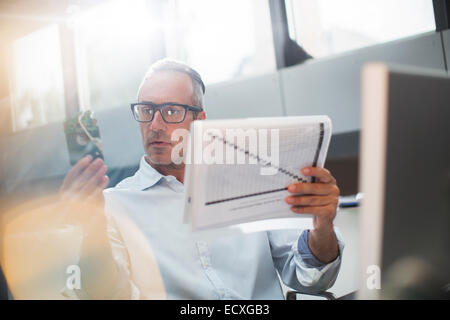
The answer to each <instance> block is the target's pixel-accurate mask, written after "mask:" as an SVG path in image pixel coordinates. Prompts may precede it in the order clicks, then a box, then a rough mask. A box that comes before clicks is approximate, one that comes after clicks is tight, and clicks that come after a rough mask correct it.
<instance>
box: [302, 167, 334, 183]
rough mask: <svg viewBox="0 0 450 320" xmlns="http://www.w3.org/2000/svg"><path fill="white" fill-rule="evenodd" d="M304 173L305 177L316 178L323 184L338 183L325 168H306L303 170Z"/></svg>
mask: <svg viewBox="0 0 450 320" xmlns="http://www.w3.org/2000/svg"><path fill="white" fill-rule="evenodd" d="M302 173H303V174H304V175H305V176H311V177H316V178H318V179H319V182H321V183H334V184H335V183H336V179H335V178H334V177H333V175H332V174H331V172H330V171H329V170H327V169H325V168H319V167H306V168H303V169H302Z"/></svg>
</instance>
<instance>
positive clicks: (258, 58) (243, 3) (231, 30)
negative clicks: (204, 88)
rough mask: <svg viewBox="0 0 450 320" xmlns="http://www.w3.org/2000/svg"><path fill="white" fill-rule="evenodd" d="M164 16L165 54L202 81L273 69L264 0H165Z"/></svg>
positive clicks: (266, 7)
mask: <svg viewBox="0 0 450 320" xmlns="http://www.w3.org/2000/svg"><path fill="white" fill-rule="evenodd" d="M164 17H165V18H164V19H165V22H164V23H165V26H166V28H165V31H166V36H165V42H166V50H167V55H168V56H169V57H172V58H175V59H179V60H183V61H185V62H187V63H188V64H190V65H191V66H192V67H193V68H195V69H196V70H197V71H198V72H199V73H200V74H201V75H202V77H203V78H204V80H205V83H209V84H210V83H215V82H220V81H225V80H230V79H234V78H239V77H245V76H252V75H258V74H263V73H267V72H271V71H274V70H276V66H275V53H274V48H273V38H272V29H271V21H270V11H269V4H268V1H261V0H227V1H223V0H190V1H185V0H169V1H166V2H165V6H164Z"/></svg>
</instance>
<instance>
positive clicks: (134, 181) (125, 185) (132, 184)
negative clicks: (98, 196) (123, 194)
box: [104, 174, 139, 193]
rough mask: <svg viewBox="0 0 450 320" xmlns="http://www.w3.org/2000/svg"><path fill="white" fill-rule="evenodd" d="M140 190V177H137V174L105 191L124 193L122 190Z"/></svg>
mask: <svg viewBox="0 0 450 320" xmlns="http://www.w3.org/2000/svg"><path fill="white" fill-rule="evenodd" d="M138 189H139V184H138V177H137V176H136V174H134V175H133V176H131V177H128V178H125V179H123V180H122V181H120V182H119V183H118V184H116V185H115V186H114V187H110V188H107V189H105V190H104V192H105V193H112V192H116V191H122V190H138Z"/></svg>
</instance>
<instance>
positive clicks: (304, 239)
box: [297, 230, 327, 270]
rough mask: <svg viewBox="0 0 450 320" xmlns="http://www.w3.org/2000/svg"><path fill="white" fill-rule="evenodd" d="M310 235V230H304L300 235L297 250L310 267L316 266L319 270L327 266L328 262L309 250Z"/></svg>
mask: <svg viewBox="0 0 450 320" xmlns="http://www.w3.org/2000/svg"><path fill="white" fill-rule="evenodd" d="M308 236H309V230H304V231H303V232H302V234H301V235H300V237H298V243H297V248H298V249H297V250H298V253H299V254H300V256H301V258H302V260H303V261H304V262H305V264H306V265H307V266H308V267H310V268H316V269H318V270H321V269H322V268H323V267H325V266H326V265H327V264H326V263H323V262H321V261H319V260H318V259H317V258H316V257H315V256H314V255H313V253H312V252H311V250H309V246H308Z"/></svg>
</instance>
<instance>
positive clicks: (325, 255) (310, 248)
mask: <svg viewBox="0 0 450 320" xmlns="http://www.w3.org/2000/svg"><path fill="white" fill-rule="evenodd" d="M203 94H204V85H203V82H202V80H201V78H200V75H199V74H198V73H197V72H196V71H194V70H193V69H191V68H190V67H188V66H187V65H185V64H182V63H179V62H176V61H171V60H162V61H159V62H157V63H155V64H154V65H153V66H152V67H151V68H150V70H149V72H148V73H147V74H146V76H145V77H144V80H143V82H142V84H141V87H140V89H139V92H138V104H133V105H132V111H133V114H134V117H135V119H136V120H137V121H139V126H140V131H141V134H142V143H143V146H144V149H145V155H144V156H143V157H142V158H141V161H140V167H139V170H138V171H137V172H136V174H135V175H134V176H132V177H129V178H127V179H125V180H123V181H122V182H120V183H119V184H118V185H117V186H116V187H115V188H111V189H107V190H105V192H104V199H105V200H104V201H105V211H106V212H107V213H112V212H119V211H120V212H122V213H125V215H126V217H127V218H128V219H130V220H131V221H132V222H133V223H134V224H135V225H136V226H137V227H138V228H139V230H140V231H141V232H142V234H143V235H144V237H143V238H142V239H145V240H143V242H146V243H147V244H149V245H150V247H151V249H152V251H153V253H154V255H155V258H156V261H157V264H158V266H159V270H160V272H161V277H162V281H163V283H164V288H165V291H166V295H167V298H169V299H283V293H282V289H281V286H280V283H279V278H278V276H277V271H278V274H279V276H280V278H281V280H282V281H283V282H284V283H285V284H286V285H287V286H288V287H290V288H293V289H296V290H298V291H302V292H305V293H308V292H310V293H312V292H319V291H323V290H326V289H328V288H330V287H331V286H332V285H333V283H334V281H335V279H336V277H337V274H338V271H339V267H340V263H341V255H342V250H343V247H344V244H343V242H342V240H341V239H340V236H338V235H337V233H336V232H335V229H334V227H333V220H334V217H335V215H336V208H337V203H338V196H339V188H338V187H337V185H336V180H335V179H334V178H333V176H332V175H331V174H330V172H329V171H328V170H326V169H322V168H312V167H310V168H304V169H303V171H302V172H303V174H304V175H308V176H314V177H316V178H317V179H316V180H317V183H292V184H291V185H289V188H288V191H289V193H290V195H289V196H287V197H286V202H287V203H288V204H290V205H291V210H292V211H293V213H296V214H303V213H310V214H313V215H314V219H313V221H314V230H310V231H308V230H304V231H303V232H302V231H301V230H298V231H292V230H289V231H288V230H280V231H269V232H258V233H253V234H246V235H229V236H224V237H216V238H215V239H212V238H206V237H202V236H201V235H200V234H196V233H192V232H191V230H190V226H189V225H186V224H183V221H182V220H183V208H184V185H183V182H184V181H183V179H184V170H185V166H184V164H183V163H182V164H178V165H177V164H174V163H173V162H172V158H171V153H172V149H173V148H174V145H175V143H174V142H172V140H171V134H172V132H174V130H176V129H187V130H188V129H189V127H190V124H191V122H192V121H194V120H203V119H206V113H205V111H204V110H203ZM105 173H106V167H105V166H104V165H103V163H102V161H101V160H99V159H97V160H95V161H93V162H91V160H90V158H88V157H86V158H83V159H82V160H80V161H79V162H78V163H77V164H76V165H75V166H74V167H73V168H72V170H71V171H70V172H69V174H68V176H67V178H66V179H65V181H64V184H63V187H62V188H61V192H62V194H63V195H74V194H76V195H79V196H80V197H81V199H85V198H86V197H88V196H89V197H92V196H91V195H96V197H98V198H100V199H101V200H102V196H101V190H103V188H104V187H105V185H106V184H107V181H108V180H107V178H106V177H105V176H104V175H105ZM112 215H113V214H112ZM97 219H98V220H99V221H101V222H98V223H95V225H96V227H93V228H92V230H91V231H87V232H86V233H87V237H86V239H85V241H84V244H83V247H84V248H89V247H90V246H94V245H95V246H96V247H97V248H103V249H104V251H102V252H112V254H111V256H112V258H110V259H109V260H108V258H107V257H106V256H107V255H108V254H106V253H105V258H104V259H103V260H102V261H105V262H102V263H100V264H99V265H101V268H100V267H98V269H101V270H110V271H109V276H105V275H104V274H105V273H106V272H104V273H103V276H104V278H105V280H104V284H105V285H104V286H103V288H107V289H104V290H103V292H100V291H101V290H99V289H96V288H98V286H97V287H96V286H94V285H91V288H90V289H91V290H90V292H94V293H93V295H95V296H100V297H106V296H108V297H112V298H146V297H149V295H148V294H147V293H146V292H145V291H146V289H145V288H144V289H143V288H142V287H143V286H142V285H141V284H140V283H139V282H140V280H136V274H137V273H139V271H136V272H135V269H133V261H132V260H133V259H132V258H133V257H131V260H130V259H129V258H130V254H128V257H127V254H126V253H124V252H126V250H127V249H129V248H126V245H122V246H120V245H118V244H120V243H121V242H122V243H123V239H121V236H123V232H122V230H121V224H120V223H118V222H117V221H115V223H113V221H114V219H110V220H109V222H108V221H107V220H106V218H103V217H100V218H97ZM90 225H91V226H92V225H93V224H92V223H91V224H90ZM105 234H106V235H105ZM108 243H109V244H110V246H111V247H112V250H109V251H108ZM86 256H88V255H86ZM134 256H136V255H134ZM137 256H139V255H137ZM82 260H83V258H82ZM84 260H86V259H84ZM81 268H82V270H83V263H82V266H81ZM86 268H88V269H89V270H94V271H92V273H93V274H94V275H95V274H96V272H95V268H93V267H89V265H88V264H86ZM99 272H100V271H97V273H99ZM107 278H108V279H110V280H108V279H107ZM145 278H150V277H149V276H147V277H145V276H144V277H141V278H140V279H145ZM111 279H114V281H113V280H111ZM90 280H92V281H93V282H95V281H99V280H98V279H97V278H96V276H91V277H90ZM150 280H151V279H150ZM87 281H89V279H87ZM142 281H149V279H146V280H142ZM119 282H120V283H121V285H120V286H118V285H117V283H119ZM100 287H102V286H100ZM144 287H145V285H144ZM115 290H116V291H117V292H115ZM108 292H109V295H108ZM91 296H92V293H91Z"/></svg>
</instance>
